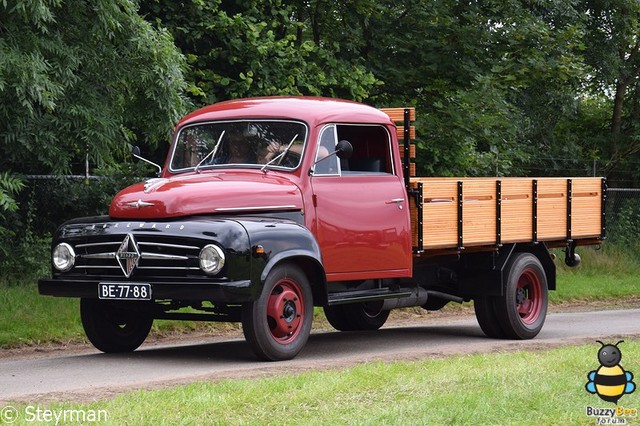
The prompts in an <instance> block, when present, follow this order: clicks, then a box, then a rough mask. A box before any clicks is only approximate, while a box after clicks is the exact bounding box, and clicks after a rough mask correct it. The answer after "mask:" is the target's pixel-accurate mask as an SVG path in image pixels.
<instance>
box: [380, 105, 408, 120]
mask: <svg viewBox="0 0 640 426" xmlns="http://www.w3.org/2000/svg"><path fill="white" fill-rule="evenodd" d="M404 110H405V108H380V111H382V112H384V113H385V114H387V115H388V116H389V118H391V120H392V121H394V122H396V123H402V122H404ZM409 111H410V112H409V120H410V121H416V109H415V108H414V107H410V108H409Z"/></svg>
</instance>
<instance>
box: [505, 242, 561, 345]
mask: <svg viewBox="0 0 640 426" xmlns="http://www.w3.org/2000/svg"><path fill="white" fill-rule="evenodd" d="M505 273H506V276H507V279H506V280H507V282H506V287H505V291H504V296H502V297H497V298H494V299H493V300H494V310H495V314H496V317H497V319H498V321H499V324H500V326H501V327H502V330H503V331H504V334H505V337H507V338H512V339H532V338H534V337H535V336H537V335H538V333H540V330H542V326H543V325H544V321H545V318H546V316H547V305H548V301H549V291H548V284H547V277H546V274H545V272H544V268H543V267H542V264H541V263H540V260H538V258H537V257H536V256H534V255H533V254H531V253H517V254H515V255H514V256H513V258H512V259H511V260H510V261H509V263H508V264H507V266H506V270H505Z"/></svg>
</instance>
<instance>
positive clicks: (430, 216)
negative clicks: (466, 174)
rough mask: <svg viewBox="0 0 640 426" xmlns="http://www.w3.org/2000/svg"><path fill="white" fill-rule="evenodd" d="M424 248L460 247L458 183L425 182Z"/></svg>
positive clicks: (442, 181) (435, 179) (434, 180)
mask: <svg viewBox="0 0 640 426" xmlns="http://www.w3.org/2000/svg"><path fill="white" fill-rule="evenodd" d="M423 185H424V187H423V191H424V192H423V207H422V208H423V211H422V213H423V214H422V216H423V241H424V248H425V249H426V248H450V247H457V246H458V181H457V180H452V179H437V178H434V179H426V180H423Z"/></svg>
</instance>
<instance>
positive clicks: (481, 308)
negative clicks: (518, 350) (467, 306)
mask: <svg viewBox="0 0 640 426" xmlns="http://www.w3.org/2000/svg"><path fill="white" fill-rule="evenodd" d="M473 309H474V310H475V312H476V319H477V320H478V324H480V328H481V329H482V331H483V332H484V334H486V335H487V337H492V338H494V339H504V338H505V337H506V334H505V332H504V330H503V329H502V327H501V326H500V320H499V319H498V316H497V315H496V312H495V310H494V300H493V298H492V297H489V296H480V297H476V298H475V299H474V300H473Z"/></svg>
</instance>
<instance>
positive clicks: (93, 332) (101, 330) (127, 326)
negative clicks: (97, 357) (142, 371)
mask: <svg viewBox="0 0 640 426" xmlns="http://www.w3.org/2000/svg"><path fill="white" fill-rule="evenodd" d="M80 319H81V320H82V327H83V328H84V332H85V333H86V335H87V337H88V338H89V341H90V342H91V343H92V344H93V346H95V347H96V349H98V350H100V351H102V352H106V353H114V352H132V351H134V350H136V349H137V348H138V347H139V346H140V345H141V344H142V342H144V340H145V339H146V338H147V336H148V335H149V331H150V330H151V326H152V325H153V318H150V317H147V316H142V315H140V314H138V313H135V312H134V311H133V310H129V309H124V308H123V307H122V303H120V302H113V301H104V300H98V299H81V300H80Z"/></svg>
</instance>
